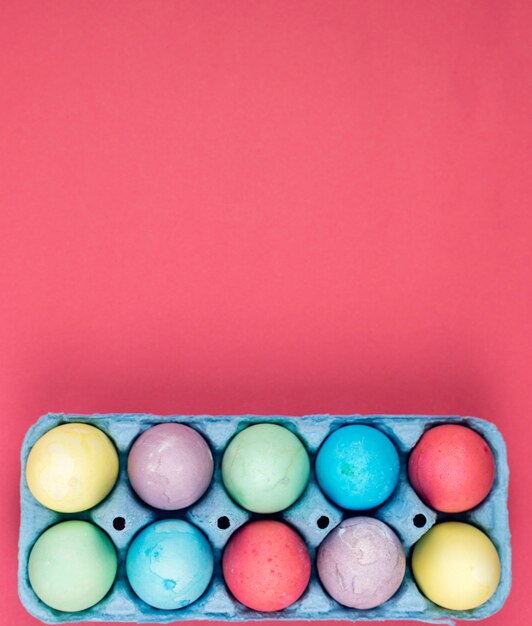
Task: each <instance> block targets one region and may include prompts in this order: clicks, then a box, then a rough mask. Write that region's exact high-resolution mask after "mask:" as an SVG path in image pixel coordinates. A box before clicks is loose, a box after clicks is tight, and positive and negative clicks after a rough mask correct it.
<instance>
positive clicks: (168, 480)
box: [127, 424, 213, 511]
mask: <svg viewBox="0 0 532 626" xmlns="http://www.w3.org/2000/svg"><path fill="white" fill-rule="evenodd" d="M127 472H128V477H129V481H130V483H131V486H132V487H133V489H134V490H135V492H136V493H137V495H138V496H139V497H140V498H142V500H144V502H147V503H148V504H150V505H151V506H153V507H155V508H156V509H163V510H169V511H172V510H177V509H183V508H185V507H187V506H190V505H191V504H193V503H194V502H196V501H197V500H199V498H201V496H202V495H203V494H204V493H205V491H207V489H208V487H209V485H210V483H211V480H212V474H213V458H212V453H211V450H210V448H209V446H208V444H207V442H206V441H205V439H204V438H203V437H202V436H201V435H200V434H199V433H198V432H197V431H195V430H194V429H193V428H190V427H189V426H186V425H184V424H159V425H157V426H152V427H151V428H149V429H148V430H146V431H145V432H143V433H142V435H140V437H139V438H138V439H137V440H136V441H135V443H134V444H133V446H132V448H131V450H130V452H129V457H128V463H127Z"/></svg>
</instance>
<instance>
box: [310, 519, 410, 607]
mask: <svg viewBox="0 0 532 626" xmlns="http://www.w3.org/2000/svg"><path fill="white" fill-rule="evenodd" d="M405 567H406V564H405V553H404V550H403V546H402V545H401V542H400V541H399V538H398V537H397V535H396V534H395V533H394V532H393V530H392V529H391V528H390V527H389V526H387V525H386V524H384V523H383V522H381V521H379V520H377V519H374V518H371V517H353V518H350V519H346V520H344V521H343V522H342V523H341V524H339V525H338V526H337V527H336V528H334V530H332V531H331V532H330V533H329V534H328V535H327V537H326V538H325V539H324V541H323V542H322V543H321V545H320V547H319V549H318V558H317V569H318V576H319V578H320V580H321V582H322V584H323V586H324V587H325V590H326V591H327V593H328V594H329V595H330V596H332V597H333V598H334V599H335V600H336V601H337V602H340V604H343V605H345V606H348V607H351V608H355V609H371V608H374V607H376V606H379V605H380V604H382V603H383V602H386V600H389V599H390V598H391V597H392V596H393V595H394V593H395V592H396V591H397V590H398V589H399V587H400V586H401V582H402V581H403V578H404V575H405Z"/></svg>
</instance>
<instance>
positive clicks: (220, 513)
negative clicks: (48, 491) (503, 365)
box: [18, 413, 511, 624]
mask: <svg viewBox="0 0 532 626" xmlns="http://www.w3.org/2000/svg"><path fill="white" fill-rule="evenodd" d="M69 422H84V423H88V424H92V425H94V426H96V427H97V428H99V429H101V430H102V431H103V432H105V433H106V434H107V435H108V436H109V437H110V438H111V439H112V441H113V442H114V443H115V445H116V448H117V450H118V453H119V458H120V472H119V477H118V480H117V483H116V485H115V487H114V489H113V490H112V492H111V493H110V495H109V496H108V497H107V498H106V499H105V500H104V501H103V502H101V503H100V504H99V505H97V506H96V507H94V508H92V509H90V510H88V511H84V512H82V513H73V514H63V513H56V512H54V511H50V510H48V509H46V508H44V507H43V506H42V505H41V504H39V502H37V500H35V498H34V497H33V496H32V494H31V493H30V491H29V489H28V485H27V483H26V479H25V466H26V459H27V457H28V454H29V451H30V449H31V447H32V446H33V444H34V443H35V442H36V441H37V440H38V439H39V438H40V437H41V436H42V435H43V434H44V433H45V432H47V431H48V430H50V429H51V428H54V427H55V426H58V425H60V424H65V423H69ZM164 422H182V423H185V424H188V425H189V426H191V427H193V428H195V429H196V430H198V431H199V432H200V433H201V434H202V435H203V436H204V437H205V439H206V440H207V441H208V442H209V444H210V446H211V449H212V451H213V455H214V461H215V470H214V478H213V481H212V484H211V486H210V488H209V489H208V491H207V493H206V494H205V495H204V496H203V497H202V498H201V500H199V501H198V502H196V503H195V504H194V505H193V506H191V507H189V508H188V509H184V510H181V511H175V512H172V511H170V512H169V511H159V510H156V509H153V508H151V507H150V506H148V505H147V504H145V503H144V502H142V501H141V500H140V499H139V498H138V497H137V496H136V495H135V493H134V492H133V490H132V488H131V485H130V484H129V480H128V477H127V470H126V467H127V456H128V452H129V450H130V448H131V445H132V444H133V442H134V441H135V439H136V438H137V437H138V436H139V435H140V434H141V433H142V432H143V431H144V430H146V429H148V428H150V427H151V426H153V425H155V424H160V423H164ZM264 422H269V423H275V424H280V425H282V426H285V427H286V428H288V429H290V430H291V431H292V432H294V433H295V434H296V435H298V436H299V437H300V439H301V440H302V441H303V443H304V444H305V446H306V448H307V450H308V452H309V455H310V458H311V465H312V467H313V466H314V458H315V455H316V452H317V450H318V448H319V447H320V445H321V443H322V442H323V441H324V440H325V438H326V437H327V435H329V433H331V432H332V431H333V430H335V429H337V428H339V427H340V426H344V425H346V424H367V425H371V426H374V427H375V428H378V429H379V430H381V431H382V432H384V433H385V434H386V435H388V437H390V439H391V440H392V441H393V442H394V444H395V446H396V448H397V450H398V451H399V455H400V459H401V471H400V479H399V484H398V486H397V488H396V490H395V491H394V493H393V494H392V496H391V497H390V498H389V499H388V500H387V501H386V502H385V503H384V504H382V505H381V506H379V507H378V508H376V509H374V510H372V511H369V512H365V513H364V515H371V516H374V517H376V518H378V519H380V520H382V521H383V522H385V523H386V524H388V525H389V526H391V527H392V528H393V529H394V530H395V532H396V533H397V534H398V536H399V538H400V539H401V541H402V544H403V546H404V549H405V552H406V555H407V570H406V575H405V578H404V580H403V583H402V585H401V587H400V588H399V590H398V591H397V593H396V594H395V595H394V596H393V597H392V598H391V599H390V600H388V601H387V602H386V603H384V604H382V605H381V606H379V607H377V608H374V609H369V610H357V609H351V608H347V607H345V606H342V605H340V604H338V602H336V601H335V600H333V598H331V597H330V596H328V595H327V593H326V592H325V591H324V589H323V587H322V586H321V584H320V582H319V579H318V576H317V573H316V568H315V563H314V561H315V553H316V549H317V548H318V546H319V545H320V543H321V542H322V541H323V539H324V538H325V537H326V536H327V534H328V533H329V532H330V531H331V530H332V529H333V528H334V527H335V526H336V525H337V524H339V523H340V522H341V521H342V519H344V518H347V517H352V516H353V515H356V514H360V513H353V512H349V511H343V510H341V509H339V508H338V507H336V506H335V505H333V504H332V503H331V502H330V501H329V500H327V498H326V497H325V496H324V495H323V493H322V492H321V491H320V488H319V486H318V484H317V483H316V480H315V477H314V474H313V471H312V472H311V477H310V481H309V484H308V487H307V489H306V490H305V492H304V494H303V495H302V496H301V498H300V499H299V500H298V501H297V502H295V503H294V504H293V505H292V506H291V507H290V508H288V509H286V510H285V511H282V512H280V513H279V514H277V515H274V516H271V515H270V516H267V517H269V518H272V517H273V518H275V519H280V520H283V521H285V522H287V523H288V524H290V525H291V526H293V527H294V528H296V529H297V530H298V531H299V532H300V533H301V535H302V536H303V538H304V540H305V542H306V544H307V546H308V549H309V552H310V555H311V558H312V561H313V567H312V576H311V580H310V584H309V586H308V588H307V590H306V591H305V593H304V594H303V595H302V596H301V598H300V599H299V600H298V601H297V602H295V603H294V604H293V605H291V606H290V607H288V608H286V609H284V610H282V611H278V612H273V613H262V612H259V611H253V610H251V609H248V608H246V607H245V606H243V605H242V604H240V603H239V602H238V601H237V600H236V599H235V598H234V597H233V596H232V595H231V593H230V592H229V591H228V589H227V587H226V586H225V583H224V580H223V577H222V572H221V556H222V552H223V549H224V546H225V545H226V543H227V541H228V539H229V538H230V536H231V534H232V533H233V532H234V531H235V530H236V529H237V528H239V527H240V526H242V524H244V523H245V522H247V521H248V520H250V519H257V518H260V517H264V516H260V515H255V514H251V513H249V512H248V511H245V510H244V509H242V508H241V507H239V506H238V505H237V504H236V503H235V502H233V500H231V498H230V497H229V495H228V494H227V493H226V491H225V490H224V487H223V485H222V480H221V472H220V464H221V458H222V454H223V452H224V450H225V448H226V446H227V444H228V442H229V441H230V439H231V438H232V437H233V436H234V435H235V434H236V433H237V432H239V431H240V430H242V429H243V428H245V427H247V426H250V425H251V424H256V423H264ZM448 423H456V424H464V425H467V426H469V427H471V428H472V429H474V430H476V431H477V432H479V433H480V434H481V435H482V436H483V437H484V438H485V439H486V441H487V442H488V443H489V445H490V447H491V450H492V452H493V455H494V458H495V467H496V474H495V482H494V485H493V488H492V490H491V492H490V494H489V496H488V497H487V498H486V500H484V502H482V503H481V504H480V505H479V506H477V507H476V508H474V509H473V510H471V511H467V512H466V513H461V514H456V515H447V514H446V515H444V514H440V513H437V512H435V511H433V510H432V509H430V508H429V507H427V506H426V505H425V504H424V503H423V502H422V501H421V500H420V499H419V498H418V496H417V495H416V493H415V492H414V490H413V489H412V487H411V486H410V484H409V482H408V478H407V471H406V466H407V459H408V454H409V453H410V451H411V450H412V449H413V447H414V446H415V444H416V442H417V441H418V439H419V438H420V437H421V435H422V434H423V433H424V432H425V431H426V430H427V429H429V428H431V427H433V426H436V425H439V424H448ZM21 461H22V476H21V481H20V504H21V523H20V538H19V568H18V588H19V595H20V599H21V601H22V604H23V605H24V606H25V608H26V609H27V610H28V611H29V613H31V614H32V615H33V616H34V617H36V618H38V619H40V620H41V621H43V622H46V623H50V624H59V623H65V622H85V621H94V622H103V621H105V622H107V621H109V622H136V623H146V622H151V623H161V624H163V623H168V622H174V621H183V620H213V621H229V622H235V621H238V622H242V621H260V620H312V621H315V620H326V621H336V620H342V621H343V620H347V621H353V622H356V621H381V620H419V621H424V622H430V623H437V624H453V623H454V620H455V619H459V620H478V619H482V618H485V617H488V616H490V615H492V614H493V613H495V612H497V611H498V610H499V609H500V608H501V607H502V605H503V604H504V601H505V600H506V598H507V596H508V594H509V591H510V586H511V550H510V530H509V526H508V508H507V498H508V464H507V459H506V446H505V443H504V440H503V438H502V436H501V434H500V432H499V431H498V430H497V428H496V427H495V426H494V425H493V424H491V423H489V422H486V421H484V420H481V419H477V418H473V417H463V418H461V417H456V416H440V417H429V416H419V415H307V416H305V417H285V416H278V415H274V416H259V415H238V416H237V415H233V416H211V415H171V416H157V415H146V414H108V415H63V414H56V413H53V414H52V413H51V414H49V415H45V416H43V417H41V418H40V419H39V421H38V422H37V423H36V424H35V425H34V426H33V427H32V428H30V430H29V431H28V433H27V434H26V437H25V439H24V443H23V446H22V453H21ZM167 518H183V519H186V520H188V521H189V522H191V523H192V524H195V525H196V526H197V527H199V528H200V529H201V530H202V531H203V532H204V533H205V535H206V536H207V537H208V539H209V541H210V542H211V545H212V547H213V551H214V557H215V569H214V575H213V579H212V581H211V584H210V586H209V587H208V589H207V590H206V592H205V593H204V594H203V595H202V596H201V598H199V599H198V600H197V601H196V602H194V603H193V604H191V605H189V606H187V607H184V608H182V609H177V610H170V611H166V610H161V609H155V608H153V607H151V606H149V605H147V604H145V603H144V602H143V601H142V600H140V599H139V598H138V597H137V596H136V595H135V593H134V592H133V590H132V589H131V587H130V585H129V583H128V580H127V577H126V568H125V559H126V553H127V549H128V546H129V544H130V542H131V540H132V539H133V537H134V536H135V535H136V534H137V532H138V531H139V530H140V529H141V528H143V527H144V526H146V525H147V524H150V523H151V522H153V521H155V520H158V519H167ZM67 519H82V520H87V521H90V522H93V523H94V524H96V525H97V526H99V527H101V528H102V529H103V530H104V531H105V532H107V533H108V535H109V536H110V537H111V539H112V541H113V542H114V544H115V546H116V550H117V553H118V561H119V565H118V574H117V578H116V581H115V583H114V585H113V587H112V589H111V590H110V592H109V593H108V594H107V596H106V597H105V598H104V599H103V600H102V601H101V602H99V603H98V604H96V605H95V606H93V607H91V608H90V609H87V610H84V611H80V612H77V613H66V612H61V611H57V610H54V609H52V608H50V607H48V606H46V605H45V604H43V603H42V602H41V601H40V600H39V599H38V598H37V596H36V595H35V593H34V592H33V590H32V588H31V585H30V583H29V579H28V571H27V563H28V556H29V553H30V550H31V548H32V546H33V544H34V543H35V541H36V540H37V538H38V537H39V536H40V534H41V533H42V532H43V531H44V530H45V529H46V528H48V527H49V526H51V525H52V524H55V523H57V522H60V521H64V520H67ZM448 519H454V520H461V521H465V522H469V523H471V524H474V525H475V526H477V527H479V528H481V529H482V530H483V531H484V532H486V533H487V534H488V536H489V537H490V538H491V540H492V541H493V543H494V544H495V546H496V548H497V550H498V552H499V556H500V559H501V580H500V584H499V586H498V588H497V591H496V592H495V594H494V595H493V596H492V597H491V598H490V599H489V600H488V601H487V602H486V603H485V604H483V605H482V606H480V607H478V608H476V609H472V610H468V611H451V610H448V609H444V608H441V607H439V606H437V605H436V604H434V603H432V602H431V601H430V600H428V599H427V598H426V597H425V596H423V594H422V593H421V592H420V591H419V589H418V588H417V586H416V584H415V582H414V580H413V578H412V573H411V569H410V553H411V549H412V546H413V545H414V544H415V543H416V542H417V541H418V540H419V539H420V538H421V537H422V535H423V534H424V533H426V532H427V531H428V530H429V528H430V527H431V526H433V525H434V524H435V523H436V522H438V521H443V520H448Z"/></svg>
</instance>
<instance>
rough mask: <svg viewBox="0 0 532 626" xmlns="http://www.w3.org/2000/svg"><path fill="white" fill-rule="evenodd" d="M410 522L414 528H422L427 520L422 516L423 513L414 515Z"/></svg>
mask: <svg viewBox="0 0 532 626" xmlns="http://www.w3.org/2000/svg"><path fill="white" fill-rule="evenodd" d="M412 521H413V522H414V526H415V527H416V528H423V526H425V524H426V523H427V518H426V517H425V516H424V515H423V513H418V514H417V515H414V519H413V520H412Z"/></svg>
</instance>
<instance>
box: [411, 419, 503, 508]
mask: <svg viewBox="0 0 532 626" xmlns="http://www.w3.org/2000/svg"><path fill="white" fill-rule="evenodd" d="M408 476H409V479H410V483H411V484H412V487H414V489H415V490H416V492H417V494H418V495H419V497H420V498H421V499H422V500H423V501H424V502H425V503H426V504H428V505H429V506H430V507H432V508H433V509H436V510H437V511H442V512H444V513H459V512H461V511H467V510H469V509H472V508H473V507H475V506H477V504H480V502H482V500H484V498H485V497H486V496H487V495H488V493H489V492H490V489H491V487H492V485H493V479H494V476H495V462H494V460H493V455H492V453H491V450H490V449H489V447H488V444H487V443H486V441H485V440H484V439H483V438H482V437H481V436H480V435H479V434H478V433H476V432H475V431H474V430H471V428H467V427H466V426H461V425H459V424H445V425H443V426H436V427H435V428H431V429H430V430H428V431H427V432H426V433H425V434H424V435H423V436H422V437H421V439H420V440H419V441H418V443H417V445H416V447H415V448H414V450H413V452H412V454H411V455H410V459H409V462H408Z"/></svg>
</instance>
